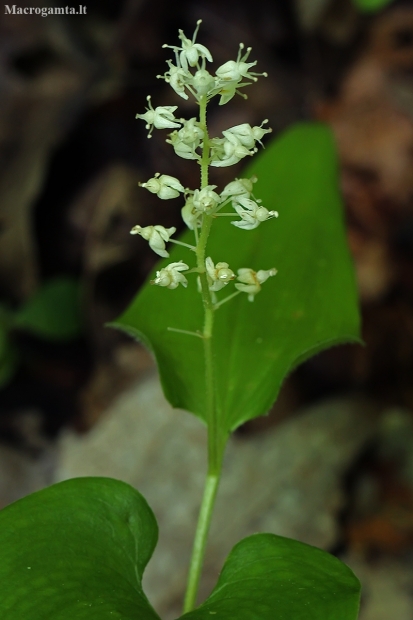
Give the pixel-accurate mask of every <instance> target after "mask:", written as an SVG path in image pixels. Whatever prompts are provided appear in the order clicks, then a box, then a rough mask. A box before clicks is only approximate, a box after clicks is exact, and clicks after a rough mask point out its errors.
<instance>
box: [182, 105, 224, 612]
mask: <svg viewBox="0 0 413 620" xmlns="http://www.w3.org/2000/svg"><path fill="white" fill-rule="evenodd" d="M206 106H207V100H206V98H205V97H204V98H203V99H201V101H200V102H199V107H200V112H199V120H200V126H201V128H202V129H203V131H204V146H203V151H202V157H201V189H203V188H204V187H206V186H207V185H208V167H209V136H208V130H207V123H206ZM212 222H213V217H212V216H211V215H208V214H204V216H203V219H202V226H201V232H200V235H199V239H198V243H197V248H196V256H197V269H198V272H199V278H200V281H201V291H202V302H203V305H204V327H203V332H202V336H203V345H204V361H205V397H206V421H207V425H208V474H207V477H206V481H205V487H204V495H203V498H202V502H201V508H200V511H199V516H198V523H197V527H196V532H195V538H194V544H193V549H192V556H191V561H190V565H189V574H188V583H187V590H186V594H185V600H184V613H187V612H188V611H191V610H192V609H194V607H195V604H196V598H197V593H198V587H199V581H200V577H201V572H202V566H203V563H204V556H205V549H206V544H207V540H208V533H209V528H210V524H211V519H212V513H213V509H214V505H215V498H216V495H217V491H218V486H219V480H220V475H221V463H222V456H223V452H224V448H225V442H223V441H220V437H219V431H218V420H217V408H216V386H215V377H214V363H213V347H212V334H213V327H214V305H213V302H212V297H211V291H210V290H209V285H208V279H207V274H206V269H205V252H206V245H207V240H208V236H209V233H210V230H211V225H212Z"/></svg>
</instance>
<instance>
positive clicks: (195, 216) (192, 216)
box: [181, 196, 201, 230]
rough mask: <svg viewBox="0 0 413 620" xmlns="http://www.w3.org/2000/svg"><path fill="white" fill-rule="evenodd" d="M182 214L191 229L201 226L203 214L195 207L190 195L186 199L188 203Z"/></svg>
mask: <svg viewBox="0 0 413 620" xmlns="http://www.w3.org/2000/svg"><path fill="white" fill-rule="evenodd" d="M181 215H182V219H183V221H184V222H185V224H186V225H187V226H188V228H189V230H194V229H195V228H199V227H200V226H201V221H200V217H201V214H200V213H199V211H197V210H196V209H195V207H194V200H193V197H192V196H188V198H187V199H186V203H185V205H184V206H183V207H182V209H181Z"/></svg>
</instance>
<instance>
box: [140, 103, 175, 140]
mask: <svg viewBox="0 0 413 620" xmlns="http://www.w3.org/2000/svg"><path fill="white" fill-rule="evenodd" d="M146 100H147V102H148V107H147V108H146V112H145V114H137V115H136V117H135V118H141V119H142V120H144V121H146V125H145V128H146V129H149V133H148V138H150V137H151V134H152V131H153V128H154V127H156V129H168V128H169V129H174V128H175V127H180V126H181V123H180V122H179V121H178V120H177V119H176V118H175V117H174V114H173V113H174V112H175V110H176V109H177V107H178V106H176V105H164V106H158V107H157V108H155V109H153V107H152V103H151V96H150V95H148V96H147V97H146Z"/></svg>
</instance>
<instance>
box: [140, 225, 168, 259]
mask: <svg viewBox="0 0 413 620" xmlns="http://www.w3.org/2000/svg"><path fill="white" fill-rule="evenodd" d="M130 232H131V235H140V236H141V237H143V238H144V239H146V241H149V247H151V248H152V250H153V251H154V252H156V254H158V255H159V256H162V257H163V258H166V257H167V256H169V254H168V252H167V251H166V249H165V243H166V242H167V241H169V238H170V237H171V236H172V235H173V234H174V233H175V232H176V228H175V227H174V226H172V228H164V227H163V226H158V225H157V226H145V228H142V226H134V227H133V228H132V230H131V231H130Z"/></svg>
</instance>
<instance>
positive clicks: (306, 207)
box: [114, 124, 359, 435]
mask: <svg viewBox="0 0 413 620" xmlns="http://www.w3.org/2000/svg"><path fill="white" fill-rule="evenodd" d="M252 174H255V175H256V176H257V177H258V183H257V184H256V186H255V187H254V193H255V195H256V196H257V197H259V198H261V199H262V201H263V205H265V206H266V207H267V209H276V210H277V211H279V214H280V215H279V219H278V220H270V221H268V222H264V223H263V224H261V225H260V226H259V227H258V228H257V229H255V230H252V231H245V230H240V229H238V228H236V227H234V226H231V225H230V222H229V221H228V219H229V218H226V217H223V218H217V221H216V223H214V225H213V228H212V232H211V235H210V238H209V240H208V247H207V255H209V256H211V257H212V259H213V261H214V262H215V263H216V262H218V261H227V262H228V263H229V264H230V267H231V268H232V269H233V270H234V271H236V270H237V269H238V268H241V267H251V268H252V269H255V270H259V269H270V268H272V267H276V268H277V269H278V275H277V276H276V277H275V278H271V279H270V280H268V281H267V282H265V284H264V285H263V287H262V291H261V292H260V293H259V294H258V295H257V296H256V299H255V301H254V303H250V302H249V301H248V300H247V298H246V295H245V294H242V295H241V296H238V297H237V298H236V299H234V300H232V301H230V302H228V303H226V304H225V305H223V306H222V307H221V308H219V309H218V311H217V312H216V313H215V316H216V318H215V324H214V332H213V345H212V346H213V355H214V366H215V367H214V374H215V378H216V405H217V417H218V426H219V431H220V432H221V433H222V434H223V435H226V434H227V433H228V432H229V431H231V430H234V429H235V428H236V427H237V426H239V425H240V424H241V423H243V422H245V421H246V420H249V419H251V418H254V417H256V416H258V415H262V414H264V413H266V412H267V411H268V410H269V408H270V407H271V405H272V404H273V402H274V400H275V399H276V397H277V394H278V391H279V388H280V386H281V383H282V381H283V379H284V377H285V376H286V374H287V373H288V372H290V371H291V369H292V368H294V367H295V366H296V365H297V364H298V363H300V362H301V361H303V360H304V359H306V358H307V357H309V356H311V355H313V354H314V353H317V352H319V351H321V350H322V349H325V348H326V347H329V346H331V345H333V344H337V343H340V342H344V341H350V342H351V341H352V342H358V341H359V340H358V334H359V315H358V308H357V293H356V287H355V282H354V275H353V269H352V263H351V259H350V256H349V252H348V249H347V245H346V238H345V231H344V226H343V213H342V203H341V198H340V193H339V189H338V178H337V161H336V155H335V147H334V142H333V138H332V135H331V133H330V131H329V130H328V129H327V128H326V127H325V126H323V125H319V124H300V125H298V126H296V127H294V128H292V129H290V130H289V131H288V132H286V133H285V134H284V135H283V136H281V137H280V138H279V139H278V140H276V141H274V142H272V143H271V144H270V145H269V146H268V147H267V149H266V150H265V151H264V152H263V153H261V155H260V156H259V157H257V159H256V161H255V163H253V164H252V165H251V166H250V167H249V168H248V170H247V172H246V175H247V176H249V175H252ZM191 235H192V233H191V234H189V233H187V234H186V235H185V236H184V237H183V239H184V240H185V241H187V242H188V241H189V242H193V240H192V236H191ZM181 259H183V260H185V261H186V262H187V263H188V265H191V266H192V265H193V264H194V256H193V253H192V252H191V251H190V250H187V249H186V248H182V247H178V248H174V249H173V250H172V252H171V256H170V258H169V259H167V260H165V261H163V262H161V263H160V265H158V269H159V268H160V267H162V266H165V264H167V263H170V262H173V261H179V260H181ZM153 275H154V274H151V278H153ZM190 277H191V276H190V275H189V276H188V278H190ZM195 277H196V276H195V275H194V274H193V280H192V281H191V282H190V283H189V286H188V288H187V289H183V288H182V287H180V288H179V289H176V290H172V291H171V290H168V289H162V288H160V287H157V286H150V285H146V286H145V287H144V288H143V290H142V291H141V292H140V293H139V294H138V296H137V297H136V298H135V300H134V301H133V302H132V304H131V305H130V306H129V308H128V309H127V310H126V311H125V313H124V314H123V315H122V316H121V317H120V318H119V319H118V320H117V321H116V322H115V323H114V325H115V326H117V327H120V328H121V329H124V330H125V331H127V332H128V333H130V334H132V335H133V336H135V337H137V338H138V339H140V340H142V341H143V342H144V343H146V344H147V346H148V347H149V348H150V349H152V351H153V352H154V354H155V356H156V360H157V363H158V366H159V371H160V376H161V380H162V385H163V389H164V392H165V395H166V397H167V398H168V400H169V401H170V403H171V404H172V405H173V406H175V407H181V408H183V409H186V410H188V411H191V412H193V413H195V414H196V415H198V416H200V417H201V418H203V419H204V420H205V419H206V407H205V386H204V377H205V370H204V356H203V344H202V340H201V339H200V338H196V337H193V336H190V335H184V334H181V333H176V332H173V331H168V328H170V327H172V328H178V329H182V330H189V331H197V330H198V331H199V330H201V329H202V325H203V309H202V304H201V297H200V295H199V293H198V292H197V287H196V284H195V282H194V279H195ZM229 289H230V286H228V287H226V289H225V290H224V291H221V294H223V295H227V294H228V293H229V292H231V291H230V290H229Z"/></svg>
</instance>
